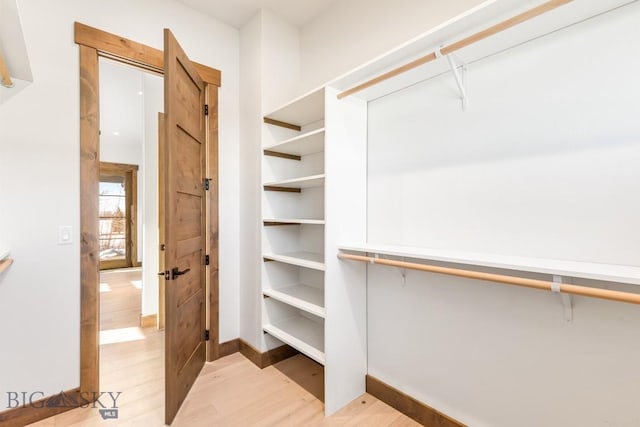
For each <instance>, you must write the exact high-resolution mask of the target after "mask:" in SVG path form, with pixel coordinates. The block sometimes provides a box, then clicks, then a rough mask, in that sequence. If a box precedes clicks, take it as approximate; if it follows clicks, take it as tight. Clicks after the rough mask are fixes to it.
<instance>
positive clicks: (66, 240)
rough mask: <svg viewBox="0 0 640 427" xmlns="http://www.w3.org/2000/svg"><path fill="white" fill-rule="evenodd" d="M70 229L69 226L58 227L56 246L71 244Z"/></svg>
mask: <svg viewBox="0 0 640 427" xmlns="http://www.w3.org/2000/svg"><path fill="white" fill-rule="evenodd" d="M71 233H72V228H71V226H70V225H61V226H59V227H58V244H59V245H70V244H71V243H73V238H72V235H71Z"/></svg>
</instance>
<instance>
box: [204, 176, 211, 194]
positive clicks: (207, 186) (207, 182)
mask: <svg viewBox="0 0 640 427" xmlns="http://www.w3.org/2000/svg"><path fill="white" fill-rule="evenodd" d="M209 182H211V178H205V179H204V189H205V191H209Z"/></svg>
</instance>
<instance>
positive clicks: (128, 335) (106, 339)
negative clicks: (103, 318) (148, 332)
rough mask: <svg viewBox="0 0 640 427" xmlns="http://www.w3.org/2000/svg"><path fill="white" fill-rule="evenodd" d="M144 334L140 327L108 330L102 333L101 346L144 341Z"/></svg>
mask: <svg viewBox="0 0 640 427" xmlns="http://www.w3.org/2000/svg"><path fill="white" fill-rule="evenodd" d="M144 338H145V337H144V333H143V332H142V329H140V328H139V327H137V326H135V327H131V328H120V329H108V330H106V331H100V345H106V344H116V343H120V342H129V341H140V340H143V339H144Z"/></svg>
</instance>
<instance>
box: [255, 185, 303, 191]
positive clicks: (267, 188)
mask: <svg viewBox="0 0 640 427" xmlns="http://www.w3.org/2000/svg"><path fill="white" fill-rule="evenodd" d="M264 191H282V192H285V193H301V192H302V189H301V188H295V187H278V186H275V185H265V186H264Z"/></svg>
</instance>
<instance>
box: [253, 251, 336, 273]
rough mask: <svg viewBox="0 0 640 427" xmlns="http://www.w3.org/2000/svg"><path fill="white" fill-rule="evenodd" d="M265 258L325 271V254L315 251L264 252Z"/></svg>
mask: <svg viewBox="0 0 640 427" xmlns="http://www.w3.org/2000/svg"><path fill="white" fill-rule="evenodd" d="M262 257H263V258H266V259H269V260H272V261H279V262H283V263H286V264H291V265H297V266H299V267H306V268H310V269H312V270H320V271H324V255H322V254H317V253H313V252H287V253H283V254H274V253H264V254H262Z"/></svg>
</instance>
